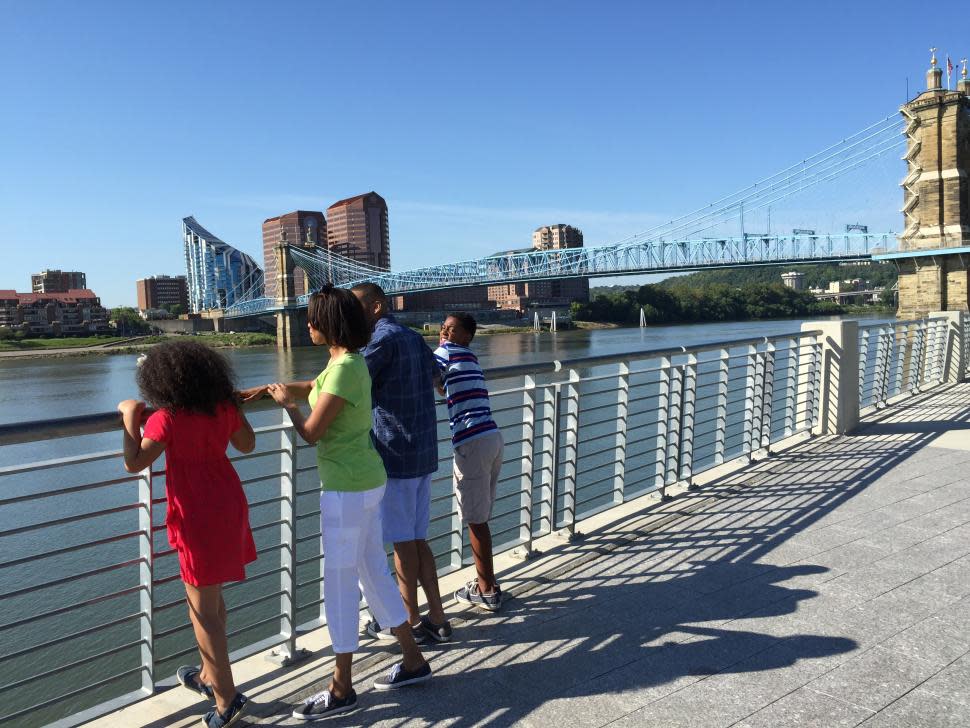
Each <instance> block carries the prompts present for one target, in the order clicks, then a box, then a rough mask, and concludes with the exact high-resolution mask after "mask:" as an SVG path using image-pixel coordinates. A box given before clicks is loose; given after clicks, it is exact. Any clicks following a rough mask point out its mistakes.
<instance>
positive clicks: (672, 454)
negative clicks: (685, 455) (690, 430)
mask: <svg viewBox="0 0 970 728" xmlns="http://www.w3.org/2000/svg"><path fill="white" fill-rule="evenodd" d="M671 370H672V371H671V378H670V396H669V397H668V402H669V404H668V408H667V418H668V421H667V437H666V442H667V446H666V448H664V462H663V469H664V490H663V498H664V499H666V498H667V497H668V496H667V486H668V485H674V484H676V483H677V481H679V480H680V455H681V449H680V440H681V437H683V428H682V423H683V417H684V368H683V365H682V364H674V365H673V366H671ZM675 392H676V394H675ZM675 411H676V413H677V414H676V415H675V414H674V412H675Z"/></svg>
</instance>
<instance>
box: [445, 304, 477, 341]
mask: <svg viewBox="0 0 970 728" xmlns="http://www.w3.org/2000/svg"><path fill="white" fill-rule="evenodd" d="M448 316H449V317H451V318H453V319H455V320H456V321H457V322H458V325H459V326H461V327H462V328H463V329H464V330H465V332H466V333H467V334H468V335H469V336H470V337H471V338H473V339H474V338H475V331H476V330H477V329H478V324H477V323H476V322H475V317H474V316H472V315H471V314H470V313H465V312H464V311H458V312H457V313H449V314H448Z"/></svg>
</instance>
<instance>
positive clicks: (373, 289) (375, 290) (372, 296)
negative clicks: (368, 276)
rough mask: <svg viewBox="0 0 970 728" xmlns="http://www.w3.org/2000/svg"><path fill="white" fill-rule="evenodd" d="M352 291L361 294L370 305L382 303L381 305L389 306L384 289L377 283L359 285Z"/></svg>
mask: <svg viewBox="0 0 970 728" xmlns="http://www.w3.org/2000/svg"><path fill="white" fill-rule="evenodd" d="M350 290H352V291H357V292H359V293H360V294H361V295H362V296H363V297H364V300H366V301H367V302H368V303H374V302H376V301H380V302H381V303H383V304H385V305H387V294H385V293H384V289H383V288H381V287H380V286H379V285H377V284H376V283H370V282H367V283H358V284H357V285H356V286H354V287H353V288H351V289H350Z"/></svg>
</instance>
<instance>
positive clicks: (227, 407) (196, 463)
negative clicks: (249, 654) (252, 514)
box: [145, 402, 256, 587]
mask: <svg viewBox="0 0 970 728" xmlns="http://www.w3.org/2000/svg"><path fill="white" fill-rule="evenodd" d="M241 424H242V420H241V419H240V416H239V410H238V409H237V408H236V406H235V405H234V404H232V403H231V402H224V403H223V404H220V405H219V406H218V407H217V409H216V413H215V415H207V414H201V413H198V412H185V411H174V412H173V411H171V410H167V409H162V410H159V411H157V412H155V413H154V414H153V415H152V416H151V417H149V418H148V422H146V423H145V437H147V438H150V439H152V440H154V441H155V442H164V443H165V491H166V495H167V497H168V511H167V512H166V514H165V525H166V526H167V527H168V541H169V543H170V544H171V545H172V548H174V549H176V550H177V551H178V557H179V566H180V567H181V573H182V581H184V582H186V583H187V584H191V585H193V586H197V587H199V586H210V585H212V584H222V583H223V582H227V581H241V580H243V579H245V578H246V569H245V566H246V564H248V563H250V562H251V561H255V560H256V544H255V542H254V541H253V532H252V530H251V529H250V527H249V504H248V503H247V502H246V494H245V493H244V492H243V488H242V484H241V483H240V481H239V475H238V474H237V473H236V469H235V468H233V466H232V463H230V462H229V458H228V456H227V455H226V448H227V447H228V446H229V438H230V436H231V435H232V433H234V432H235V431H236V430H238V429H239V427H240V425H241Z"/></svg>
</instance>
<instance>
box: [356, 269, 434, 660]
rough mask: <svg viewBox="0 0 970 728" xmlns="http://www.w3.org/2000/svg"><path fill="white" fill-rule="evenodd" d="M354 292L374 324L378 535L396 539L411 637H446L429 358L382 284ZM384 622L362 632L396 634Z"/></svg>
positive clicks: (369, 351) (371, 356)
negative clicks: (381, 479) (380, 490)
mask: <svg viewBox="0 0 970 728" xmlns="http://www.w3.org/2000/svg"><path fill="white" fill-rule="evenodd" d="M353 292H354V295H356V296H357V298H358V299H359V300H360V302H361V304H363V306H364V311H365V313H366V314H367V318H368V321H369V322H370V323H371V324H372V325H373V327H374V332H373V333H372V334H371V339H370V343H368V345H367V347H366V348H365V349H363V350H362V351H361V353H362V354H363V355H364V359H365V360H366V361H367V368H368V370H369V371H370V376H371V381H372V390H371V392H372V394H371V400H372V404H373V412H374V423H373V429H372V430H371V434H372V436H373V439H374V446H375V447H376V448H377V451H378V452H379V453H380V455H381V458H382V459H383V461H384V468H385V470H387V487H386V489H385V491H384V500H383V501H382V502H381V518H382V521H383V524H384V541H385V542H386V543H393V544H394V563H395V566H396V568H397V574H398V586H399V587H400V589H401V596H402V597H403V599H404V605H405V607H407V610H408V618H409V620H410V624H411V628H412V630H413V632H414V637H415V639H416V640H417V641H419V642H421V641H424V640H426V639H427V638H429V637H430V638H432V639H434V640H437V641H438V642H447V641H448V640H450V639H451V633H452V632H451V625H450V624H449V623H448V620H447V619H445V613H444V609H443V608H442V605H441V593H440V591H439V589H438V573H437V569H436V568H435V562H434V555H433V554H432V553H431V547H430V546H429V545H428V542H427V536H428V522H429V520H430V513H431V476H432V474H434V472H435V471H437V469H438V434H437V432H438V431H437V417H436V414H435V395H434V377H435V372H436V369H435V364H434V357H433V355H432V353H431V349H429V348H428V345H427V344H426V343H425V342H424V339H423V338H422V337H421V335H420V334H418V333H417V332H415V331H412V330H411V329H409V328H407V327H405V326H401V325H400V324H399V323H397V321H395V320H394V316H392V315H391V313H390V312H389V311H388V303H387V298H386V296H385V295H384V291H383V290H382V289H381V288H380V286H377V285H375V284H373V283H362V284H361V285H359V286H355V287H354V289H353ZM419 581H420V582H421V586H422V587H423V588H424V593H425V596H426V597H427V599H428V614H427V615H426V616H422V615H421V612H420V610H419V609H418V582H419ZM387 626H388V625H379V624H377V622H376V620H373V619H372V620H371V621H370V622H368V624H367V632H368V633H369V634H371V635H372V636H374V637H377V638H378V639H384V638H387V639H394V637H393V635H391V634H390V632H389V631H388V630H386V629H382V627H385V628H386V627H387Z"/></svg>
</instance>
